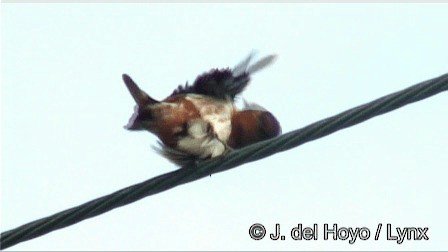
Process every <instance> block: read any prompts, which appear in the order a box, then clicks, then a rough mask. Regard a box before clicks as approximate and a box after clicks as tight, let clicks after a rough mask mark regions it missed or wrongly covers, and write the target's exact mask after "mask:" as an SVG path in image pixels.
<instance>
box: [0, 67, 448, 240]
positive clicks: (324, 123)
mask: <svg viewBox="0 0 448 252" xmlns="http://www.w3.org/2000/svg"><path fill="white" fill-rule="evenodd" d="M446 90H448V74H445V75H442V76H440V77H437V78H434V79H431V80H427V81H424V82H421V83H419V84H416V85H414V86H411V87H409V88H406V89H404V90H401V91H398V92H395V93H392V94H389V95H387V96H384V97H381V98H379V99H376V100H374V101H371V102H369V103H366V104H364V105H360V106H358V107H355V108H352V109H349V110H347V111H345V112H342V113H340V114H337V115H335V116H332V117H329V118H326V119H323V120H320V121H318V122H315V123H313V124H311V125H308V126H306V127H304V128H301V129H298V130H294V131H291V132H289V133H286V134H283V135H281V136H279V137H276V138H273V139H270V140H266V141H262V142H258V143H256V144H253V145H250V146H247V147H245V148H242V149H239V150H236V151H233V152H231V153H229V154H228V155H226V156H225V157H220V158H216V159H213V160H208V161H204V162H201V163H199V164H197V165H192V166H188V167H184V168H181V169H178V170H176V171H173V172H169V173H166V174H163V175H160V176H157V177H154V178H152V179H149V180H146V181H144V182H142V183H139V184H136V185H133V186H130V187H127V188H124V189H121V190H119V191H117V192H114V193H112V194H109V195H106V196H103V197H101V198H98V199H94V200H92V201H89V202H87V203H84V204H82V205H79V206H77V207H73V208H70V209H68V210H65V211H62V212H59V213H56V214H53V215H51V216H48V217H45V218H42V219H39V220H36V221H32V222H30V223H28V224H24V225H22V226H20V227H17V228H14V229H12V230H9V231H5V232H3V233H2V234H1V238H0V248H1V249H5V248H8V247H11V246H13V245H15V244H17V243H20V242H23V241H26V240H30V239H33V238H36V237H39V236H42V235H44V234H47V233H49V232H52V231H54V230H57V229H60V228H64V227H67V226H70V225H73V224H75V223H78V222H80V221H83V220H85V219H88V218H92V217H95V216H97V215H100V214H103V213H105V212H107V211H110V210H112V209H114V208H117V207H120V206H124V205H126V204H130V203H132V202H135V201H137V200H139V199H142V198H144V197H147V196H150V195H153V194H156V193H159V192H162V191H165V190H168V189H171V188H173V187H175V186H178V185H182V184H185V183H188V182H191V181H194V180H198V179H200V178H203V177H206V176H208V175H210V174H212V173H218V172H222V171H225V170H229V169H231V168H234V167H236V166H239V165H241V164H244V163H248V162H253V161H256V160H259V159H262V158H265V157H268V156H270V155H273V154H275V153H278V152H281V151H286V150H289V149H291V148H294V147H297V146H299V145H301V144H304V143H306V142H309V141H312V140H315V139H318V138H321V137H324V136H327V135H329V134H331V133H333V132H336V131H338V130H341V129H344V128H347V127H350V126H353V125H355V124H358V123H361V122H364V121H366V120H368V119H370V118H372V117H375V116H378V115H381V114H384V113H387V112H390V111H392V110H394V109H397V108H400V107H403V106H405V105H407V104H409V103H412V102H416V101H419V100H422V99H425V98H428V97H430V96H432V95H435V94H437V93H440V92H442V91H446Z"/></svg>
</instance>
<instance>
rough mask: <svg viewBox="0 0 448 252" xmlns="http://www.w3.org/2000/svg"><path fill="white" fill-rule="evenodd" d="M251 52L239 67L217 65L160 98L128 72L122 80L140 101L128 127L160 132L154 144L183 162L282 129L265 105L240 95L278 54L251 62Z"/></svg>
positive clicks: (195, 160)
mask: <svg viewBox="0 0 448 252" xmlns="http://www.w3.org/2000/svg"><path fill="white" fill-rule="evenodd" d="M253 56H254V54H253V53H251V54H249V56H247V57H246V58H245V59H244V60H242V61H241V62H240V63H239V64H237V65H236V66H235V67H234V68H232V69H231V68H229V67H227V68H212V69H211V70H210V71H208V72H204V73H203V74H201V75H199V76H198V77H197V78H196V79H195V81H194V82H193V84H191V85H190V84H189V83H188V82H187V83H186V84H185V85H184V86H182V85H179V86H178V87H177V88H176V89H175V90H174V91H173V92H172V93H171V94H170V95H169V96H168V97H166V98H165V99H163V100H161V101H158V100H156V99H154V98H152V97H151V96H149V95H148V94H147V93H146V92H145V91H143V90H142V89H140V87H139V86H138V85H137V84H136V83H135V82H134V80H133V79H132V78H131V77H130V76H129V75H128V74H123V75H122V78H123V81H124V83H125V85H126V87H127V89H128V90H129V92H130V94H131V96H132V98H133V99H134V101H135V103H136V104H135V106H134V113H133V114H132V116H131V117H130V119H129V121H128V123H127V125H125V126H124V127H125V129H127V130H131V131H141V130H146V131H149V132H150V133H152V134H154V135H156V136H157V137H158V141H157V143H158V146H154V145H153V149H154V150H155V151H157V152H158V153H159V154H161V155H162V156H163V157H165V158H167V159H168V160H169V161H171V162H172V163H174V164H176V165H178V166H181V167H183V166H188V165H191V164H192V163H196V164H197V163H198V162H199V161H203V160H208V159H214V158H218V157H222V156H225V155H226V154H227V153H229V152H231V151H233V150H235V149H240V148H243V147H245V146H248V145H250V144H253V143H256V142H259V141H263V140H267V139H270V138H273V137H276V136H278V135H280V134H281V126H280V123H279V121H278V120H277V118H276V117H275V116H274V115H273V114H272V113H271V112H269V111H268V110H266V109H265V108H264V107H262V106H260V105H258V104H256V103H249V102H247V101H245V100H244V107H243V108H242V109H238V108H237V106H236V105H235V101H236V99H237V98H238V97H239V95H240V94H241V93H242V92H243V91H244V90H245V88H246V87H247V86H248V84H249V82H250V79H251V75H252V74H253V73H255V72H257V71H259V70H260V69H263V68H264V67H266V66H268V65H270V64H271V63H272V62H273V61H274V59H275V58H276V55H268V56H266V57H263V58H261V59H260V60H258V61H256V62H255V63H252V64H251V62H252V59H253Z"/></svg>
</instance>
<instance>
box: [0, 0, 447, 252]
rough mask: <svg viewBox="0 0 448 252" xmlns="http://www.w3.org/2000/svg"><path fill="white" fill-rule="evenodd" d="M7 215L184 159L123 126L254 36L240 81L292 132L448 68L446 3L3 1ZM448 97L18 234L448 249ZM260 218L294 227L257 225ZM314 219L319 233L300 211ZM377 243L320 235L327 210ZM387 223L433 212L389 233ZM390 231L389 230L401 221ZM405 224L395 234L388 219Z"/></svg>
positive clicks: (185, 244)
mask: <svg viewBox="0 0 448 252" xmlns="http://www.w3.org/2000/svg"><path fill="white" fill-rule="evenodd" d="M1 12H2V17H1V21H2V29H1V30H2V31H1V32H2V57H1V58H2V96H1V99H2V101H1V105H2V124H1V127H2V158H1V159H2V162H1V163H2V177H1V184H2V185H1V190H2V194H1V231H2V232H3V231H6V230H9V229H12V228H15V227H17V226H19V225H22V224H25V223H27V222H29V221H33V220H35V219H38V218H41V217H45V216H48V215H51V214H53V213H56V212H59V211H62V210H65V209H67V208H70V207H73V206H76V205H79V204H82V203H84V202H86V201H89V200H91V199H94V198H97V197H100V196H103V195H105V194H109V193H112V192H114V191H116V190H119V189H121V188H124V187H127V186H129V185H132V184H135V183H138V182H141V181H144V180H146V179H149V178H151V177H154V176H157V175H159V174H163V173H166V172H169V171H173V170H174V169H176V168H175V166H174V165H172V164H171V163H169V162H168V161H166V160H165V159H164V158H162V157H160V156H159V155H157V154H156V153H155V152H154V151H153V150H152V149H151V145H152V144H155V143H156V138H155V137H154V136H153V135H151V134H150V133H147V132H129V131H126V130H124V129H123V125H125V124H126V123H127V121H128V118H129V117H130V115H131V114H132V112H133V106H134V102H133V100H132V98H131V96H130V95H129V93H128V91H127V89H126V88H125V86H124V84H123V83H122V80H121V74H122V73H128V74H130V75H131V76H132V77H133V78H134V79H135V81H136V82H137V83H139V84H140V85H141V87H142V88H143V89H144V90H146V91H147V92H148V93H149V94H150V95H151V96H152V97H154V98H156V99H163V98H165V97H166V96H167V95H168V94H170V93H171V92H172V90H173V89H174V88H176V87H177V85H179V84H183V83H185V81H187V80H188V81H190V82H192V81H193V80H194V79H195V77H196V76H197V75H198V74H201V73H203V72H204V71H207V70H209V69H210V68H212V67H227V66H234V65H235V64H237V63H238V62H239V61H240V60H241V59H243V58H244V57H246V56H247V54H248V53H249V52H250V51H251V50H253V49H255V50H257V51H258V52H259V57H262V56H265V55H267V54H272V53H275V54H278V60H277V61H276V62H275V64H273V65H272V66H271V67H269V68H266V69H265V70H263V71H261V72H259V73H257V74H256V75H255V76H254V77H253V79H252V81H251V84H250V86H249V87H248V88H247V90H246V91H245V92H244V93H243V97H244V98H245V99H247V100H248V101H252V102H256V103H259V104H260V105H262V106H264V107H266V108H267V109H269V110H270V111H271V112H272V113H273V114H275V115H276V117H277V118H278V119H279V121H280V123H281V125H282V128H283V132H289V131H291V130H294V129H297V128H300V127H303V126H306V125H308V124H310V123H313V122H315V121H317V120H320V119H323V118H325V117H328V116H332V115H334V114H336V113H339V112H341V111H344V110H346V109H349V108H352V107H354V106H357V105H359V104H362V103H365V102H368V101H371V100H373V99H375V98H378V97H380V96H383V95H386V94H389V93H391V92H394V91H398V90H401V89H403V88H406V87H408V86H410V85H412V84H415V83H417V82H420V81H423V80H427V79H430V78H433V77H437V76H439V75H441V74H444V73H446V72H448V61H447V59H448V50H447V45H448V33H447V32H446V27H447V26H446V25H447V23H448V15H447V13H448V5H446V4H432V5H429V4H427V5H424V4H407V5H405V4H401V5H400V4H362V5H355V4H227V5H225V4H213V5H212V4H208V5H207V4H202V5H198V4H167V5H163V4H89V5H75V4H58V5H54V4H53V5H51V4H39V5H32V4H20V5H14V4H2V9H1ZM447 98H448V95H447V94H446V93H442V94H439V95H437V96H434V97H431V98H429V99H427V100H424V101H421V102H418V103H415V104H411V105H409V106H406V107H404V108H401V109H399V110H396V111H393V112H391V113H388V114H386V115H383V116H380V117H377V118H374V119H372V120H369V121H367V122H365V123H362V124H360V125H357V126H354V127H352V128H348V129H345V130H343V131H339V132H337V133H335V134H332V135H330V136H327V137H325V138H323V139H319V140H317V141H313V142H311V143H307V144H305V145H303V146H300V147H299V148H295V149H292V150H290V151H287V152H284V153H280V154H277V155H274V156H271V157H269V158H266V159H263V160H260V161H257V162H253V163H249V164H246V165H243V166H240V167H238V168H236V169H233V170H230V171H227V172H224V173H219V174H216V175H212V176H211V177H207V178H204V179H201V180H199V181H196V182H193V183H189V184H186V185H182V186H179V187H176V188H174V189H172V190H169V191H166V192H163V193H160V194H157V195H155V196H151V197H148V198H145V199H143V200H140V201H138V202H136V203H133V204H131V205H127V206H124V207H121V208H118V209H115V210H113V211H111V212H108V213H106V214H103V215H100V216H98V217H95V218H92V219H89V220H86V221H83V222H81V223H78V224H76V225H73V226H70V227H67V228H64V229H62V230H58V231H55V232H52V233H50V234H47V235H45V236H42V237H39V238H36V239H34V240H31V241H27V242H24V243H21V244H19V245H16V246H14V247H12V248H10V250H179V249H182V250H196V249H199V250H202V249H207V250H216V249H220V250H302V249H305V250H311V249H320V250H333V249H337V250H351V249H355V250H364V249H375V250H381V249H387V250H411V249H417V250H441V249H447V239H446V228H447V226H448V218H447V212H448V207H447V203H446V195H447V192H448V190H447V189H448V183H446V181H447V179H446V178H447V177H448V172H447V165H446V164H447V163H448V155H447V150H448V147H447V143H448V134H447V128H448V117H447V115H448V99H447ZM254 223H261V224H263V225H265V226H266V229H267V231H268V233H271V232H273V231H274V225H275V223H279V224H281V230H282V234H285V235H286V236H287V237H286V240H285V241H272V240H270V239H269V235H267V236H266V237H265V238H264V239H263V240H261V241H255V240H252V239H251V238H250V237H249V234H248V230H249V227H250V226H251V225H252V224H254ZM298 223H302V224H303V225H305V226H309V225H312V224H314V223H316V224H318V225H319V226H318V227H319V230H318V235H319V237H318V240H317V241H294V240H292V239H291V238H290V237H289V235H288V234H289V231H290V230H291V228H292V227H294V226H297V224H298ZM324 223H328V224H330V225H332V224H333V223H337V224H338V225H339V226H340V227H353V228H356V227H367V228H369V229H370V231H371V233H372V234H371V236H372V237H371V238H370V239H369V240H368V241H361V240H359V239H358V240H357V241H356V243H355V244H353V245H352V244H349V243H348V241H347V240H346V241H341V240H338V241H333V240H324V239H323V236H322V233H323V224H324ZM378 223H383V225H386V224H387V223H391V224H392V226H393V228H395V227H428V228H429V231H428V236H429V238H430V240H429V241H407V240H405V241H404V242H403V244H400V245H399V244H397V243H396V241H387V240H386V232H385V229H384V228H383V230H382V233H381V236H380V239H379V241H375V240H374V239H373V237H374V234H375V230H376V227H377V225H378ZM394 232H395V231H394ZM394 234H395V235H396V233H394Z"/></svg>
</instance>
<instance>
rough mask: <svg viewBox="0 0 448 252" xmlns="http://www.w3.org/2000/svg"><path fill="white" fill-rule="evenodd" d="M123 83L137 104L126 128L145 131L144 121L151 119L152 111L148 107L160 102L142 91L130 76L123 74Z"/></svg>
mask: <svg viewBox="0 0 448 252" xmlns="http://www.w3.org/2000/svg"><path fill="white" fill-rule="evenodd" d="M123 81H124V83H125V84H126V87H127V88H128V90H129V92H130V93H131V95H132V98H134V100H135V103H136V105H135V107H134V113H133V114H132V116H131V118H130V119H129V122H128V124H127V125H125V126H124V127H125V128H126V129H128V130H143V127H142V121H144V120H148V119H150V118H151V110H150V109H149V107H148V106H149V105H153V104H156V103H159V101H157V100H155V99H153V98H152V97H151V96H149V95H148V94H147V93H145V91H143V90H141V89H140V88H139V87H138V85H137V84H136V83H135V82H134V81H133V80H132V79H131V77H129V75H127V74H123Z"/></svg>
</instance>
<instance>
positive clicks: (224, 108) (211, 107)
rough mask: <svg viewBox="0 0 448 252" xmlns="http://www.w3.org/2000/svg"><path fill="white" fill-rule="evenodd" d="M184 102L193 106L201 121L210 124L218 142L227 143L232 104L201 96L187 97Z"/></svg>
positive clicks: (230, 124)
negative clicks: (186, 101) (188, 102)
mask: <svg viewBox="0 0 448 252" xmlns="http://www.w3.org/2000/svg"><path fill="white" fill-rule="evenodd" d="M186 100H188V101H190V102H191V103H192V104H193V105H194V106H195V108H196V110H197V111H198V113H199V115H200V117H201V118H202V120H204V121H206V122H208V123H210V124H211V126H212V128H213V131H214V133H215V134H216V136H217V137H218V138H219V140H221V141H223V142H227V141H228V139H229V136H230V133H231V131H232V123H231V122H232V115H233V113H234V111H235V106H234V104H233V102H232V101H230V100H223V99H215V98H211V97H208V96H203V95H188V96H187V97H186Z"/></svg>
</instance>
